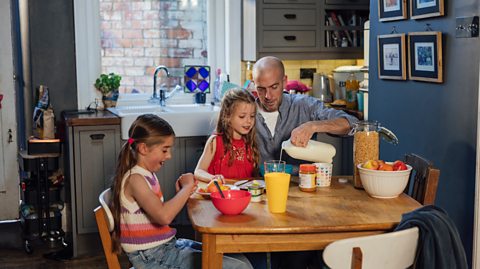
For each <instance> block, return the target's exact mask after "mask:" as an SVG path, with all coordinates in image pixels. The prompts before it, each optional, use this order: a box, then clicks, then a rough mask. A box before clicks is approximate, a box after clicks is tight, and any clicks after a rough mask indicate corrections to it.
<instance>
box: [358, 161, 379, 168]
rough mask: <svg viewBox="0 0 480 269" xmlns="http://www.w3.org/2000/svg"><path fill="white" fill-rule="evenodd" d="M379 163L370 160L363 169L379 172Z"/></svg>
mask: <svg viewBox="0 0 480 269" xmlns="http://www.w3.org/2000/svg"><path fill="white" fill-rule="evenodd" d="M378 166H379V163H378V161H377V160H368V161H366V162H365V163H364V164H363V165H362V167H363V168H366V169H371V170H378Z"/></svg>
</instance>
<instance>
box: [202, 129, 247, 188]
mask: <svg viewBox="0 0 480 269" xmlns="http://www.w3.org/2000/svg"><path fill="white" fill-rule="evenodd" d="M214 139H215V141H216V142H215V143H216V146H217V147H216V150H215V155H214V156H213V159H212V161H211V162H210V166H208V172H209V173H210V174H212V175H223V176H224V177H225V178H228V179H232V178H245V177H252V176H253V161H252V160H251V159H252V156H251V154H252V150H251V149H247V146H246V145H245V141H244V140H243V139H239V140H233V141H232V153H233V154H234V158H233V163H232V166H228V160H229V159H230V152H227V153H225V152H224V150H225V147H224V145H223V140H222V136H221V135H217V136H216V137H215V138H214ZM247 156H249V157H250V158H247Z"/></svg>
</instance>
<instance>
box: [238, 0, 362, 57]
mask: <svg viewBox="0 0 480 269" xmlns="http://www.w3.org/2000/svg"><path fill="white" fill-rule="evenodd" d="M244 8H245V5H244ZM247 8H248V7H247ZM255 9H256V12H255V13H256V16H255V22H256V23H255V24H256V27H255V28H256V29H255V30H253V29H245V28H244V46H252V44H249V42H250V43H251V41H250V40H251V39H249V38H248V35H249V33H251V32H255V33H256V38H255V40H256V42H255V44H254V46H255V47H256V48H255V50H253V51H255V54H256V55H255V56H254V57H255V58H256V59H258V58H261V57H263V56H267V55H274V56H277V57H279V58H281V59H284V60H303V59H352V58H363V23H364V22H365V21H366V20H367V19H368V13H369V1H367V0H322V1H314V0H298V1H295V3H292V1H289V0H263V1H256V4H255ZM245 19H246V17H245V14H244V20H245ZM247 19H248V17H247ZM248 25H250V24H248V23H247V24H244V27H248ZM342 42H343V43H342ZM342 45H343V46H342ZM245 51H252V50H246V49H245V48H244V52H245ZM250 58H252V56H248V55H244V60H251V59H250Z"/></svg>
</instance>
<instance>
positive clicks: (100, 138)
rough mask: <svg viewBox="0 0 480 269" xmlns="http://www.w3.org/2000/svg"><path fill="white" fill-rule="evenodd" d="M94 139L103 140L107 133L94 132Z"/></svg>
mask: <svg viewBox="0 0 480 269" xmlns="http://www.w3.org/2000/svg"><path fill="white" fill-rule="evenodd" d="M90 138H91V139H92V140H103V138H105V134H92V135H90Z"/></svg>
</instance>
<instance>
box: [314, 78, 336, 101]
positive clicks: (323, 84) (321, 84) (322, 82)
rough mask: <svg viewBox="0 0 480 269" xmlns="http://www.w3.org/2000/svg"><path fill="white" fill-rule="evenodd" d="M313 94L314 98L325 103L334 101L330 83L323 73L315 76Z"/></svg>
mask: <svg viewBox="0 0 480 269" xmlns="http://www.w3.org/2000/svg"><path fill="white" fill-rule="evenodd" d="M312 94H313V97H316V98H318V99H320V101H322V102H324V103H331V102H332V101H333V97H332V93H331V92H330V81H329V78H328V76H327V75H325V74H323V73H315V74H313V85H312Z"/></svg>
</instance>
